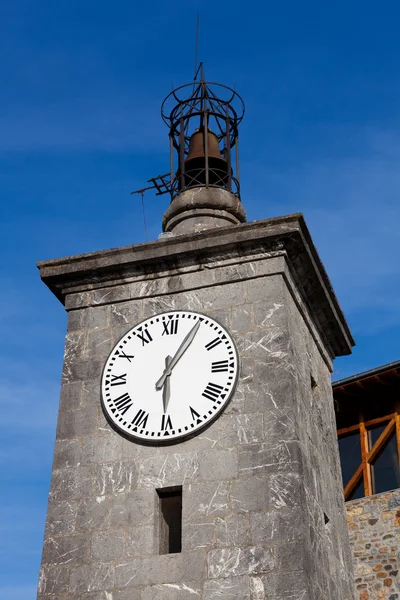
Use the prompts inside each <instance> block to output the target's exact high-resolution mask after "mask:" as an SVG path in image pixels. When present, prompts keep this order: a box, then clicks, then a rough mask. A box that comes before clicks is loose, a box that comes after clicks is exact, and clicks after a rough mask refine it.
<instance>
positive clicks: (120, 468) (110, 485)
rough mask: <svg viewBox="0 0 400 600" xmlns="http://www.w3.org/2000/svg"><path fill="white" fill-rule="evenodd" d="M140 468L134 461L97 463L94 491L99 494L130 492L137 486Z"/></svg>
mask: <svg viewBox="0 0 400 600" xmlns="http://www.w3.org/2000/svg"><path fill="white" fill-rule="evenodd" d="M137 480H138V469H137V466H136V464H135V463H134V462H133V461H129V462H128V461H125V462H112V463H97V464H96V465H95V469H94V492H95V494H96V495H97V496H105V495H108V494H118V493H121V492H130V491H132V490H134V489H135V488H136V486H137Z"/></svg>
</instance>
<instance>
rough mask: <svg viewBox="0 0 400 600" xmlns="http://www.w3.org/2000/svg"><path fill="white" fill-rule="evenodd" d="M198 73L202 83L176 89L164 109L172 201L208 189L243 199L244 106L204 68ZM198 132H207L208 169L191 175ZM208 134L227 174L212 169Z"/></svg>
mask: <svg viewBox="0 0 400 600" xmlns="http://www.w3.org/2000/svg"><path fill="white" fill-rule="evenodd" d="M198 72H200V74H201V75H200V81H196V80H195V81H194V82H192V83H188V84H186V85H182V86H180V87H178V88H176V89H174V90H173V91H172V92H171V93H170V94H168V96H167V97H166V98H165V100H164V102H163V103H162V106H161V116H162V119H163V121H164V123H165V124H166V125H167V126H168V128H169V138H170V178H171V180H170V185H171V187H170V191H171V199H173V198H175V196H177V195H178V194H179V193H181V192H182V191H184V190H187V189H190V188H195V187H204V186H205V187H218V188H223V189H226V190H228V191H229V192H231V193H233V194H234V195H235V196H237V197H238V198H240V170H239V129H238V127H239V124H240V122H241V121H242V119H243V116H244V111H245V106H244V102H243V100H242V98H241V97H240V96H239V94H238V93H237V92H235V90H233V89H231V88H229V87H227V86H225V85H221V84H219V83H215V82H206V81H205V80H204V76H203V68H202V64H200V67H199V70H198ZM198 131H201V132H203V136H204V138H203V143H204V169H201V170H199V169H196V170H193V171H192V172H191V171H190V170H187V169H185V160H186V159H187V157H188V153H189V143H190V138H191V137H192V135H193V134H194V133H195V132H198ZM205 132H212V133H214V134H215V135H216V137H217V140H218V145H219V149H220V152H221V156H222V157H223V159H224V160H225V161H226V164H227V171H224V170H222V169H220V168H215V167H213V166H212V165H210V163H209V156H208V135H205ZM233 148H235V153H234V160H232V154H233V152H232V150H233ZM175 151H176V152H177V158H178V168H177V169H176V168H175V157H174V155H175Z"/></svg>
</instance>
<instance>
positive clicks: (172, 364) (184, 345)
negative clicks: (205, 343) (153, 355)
mask: <svg viewBox="0 0 400 600" xmlns="http://www.w3.org/2000/svg"><path fill="white" fill-rule="evenodd" d="M200 325H201V321H200V319H199V320H198V321H197V323H196V325H195V326H194V327H192V329H191V330H190V331H189V333H188V334H187V336H186V337H185V339H184V340H183V342H182V344H181V345H180V346H179V348H178V350H177V351H176V353H175V355H174V357H173V359H172V360H171V362H170V363H169V366H168V367H165V369H164V373H163V374H162V375H161V377H160V379H159V380H158V381H157V383H156V390H161V388H162V387H163V385H164V383H165V380H166V379H167V377H169V376H170V375H171V372H172V369H173V368H174V367H175V365H176V363H177V362H178V361H179V359H180V358H182V356H183V355H184V353H185V352H186V350H187V349H188V348H189V346H190V344H191V343H192V342H193V340H194V337H195V335H196V333H197V332H198V330H199V327H200Z"/></svg>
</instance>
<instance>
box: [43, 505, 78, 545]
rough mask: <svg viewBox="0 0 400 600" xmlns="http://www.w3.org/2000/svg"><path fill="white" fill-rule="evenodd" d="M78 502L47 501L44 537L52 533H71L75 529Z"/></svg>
mask: <svg viewBox="0 0 400 600" xmlns="http://www.w3.org/2000/svg"><path fill="white" fill-rule="evenodd" d="M77 509H78V503H77V502H75V501H72V502H63V501H62V502H56V501H55V500H52V501H51V502H49V506H48V509H47V520H46V532H45V538H47V537H49V536H53V535H59V534H67V533H73V532H74V531H75V522H76V514H77Z"/></svg>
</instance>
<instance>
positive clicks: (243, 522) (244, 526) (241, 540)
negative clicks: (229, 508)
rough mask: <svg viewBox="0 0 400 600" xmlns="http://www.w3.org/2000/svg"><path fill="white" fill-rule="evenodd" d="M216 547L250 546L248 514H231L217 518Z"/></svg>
mask: <svg viewBox="0 0 400 600" xmlns="http://www.w3.org/2000/svg"><path fill="white" fill-rule="evenodd" d="M215 545H216V546H227V547H234V548H235V547H236V546H242V547H244V546H248V545H250V526H249V516H248V514H233V515H230V516H229V517H225V518H222V517H219V518H218V519H216V521H215Z"/></svg>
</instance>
